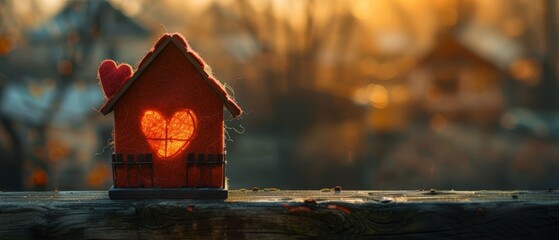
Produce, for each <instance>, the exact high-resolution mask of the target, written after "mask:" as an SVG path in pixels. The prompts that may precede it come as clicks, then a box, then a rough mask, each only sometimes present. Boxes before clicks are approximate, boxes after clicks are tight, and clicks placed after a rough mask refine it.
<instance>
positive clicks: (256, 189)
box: [252, 187, 260, 192]
mask: <svg viewBox="0 0 559 240" xmlns="http://www.w3.org/2000/svg"><path fill="white" fill-rule="evenodd" d="M258 190H260V189H258V187H253V188H252V191H253V192H258Z"/></svg>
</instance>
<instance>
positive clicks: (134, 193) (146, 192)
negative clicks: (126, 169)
mask: <svg viewBox="0 0 559 240" xmlns="http://www.w3.org/2000/svg"><path fill="white" fill-rule="evenodd" d="M227 195H228V194H227V189H221V188H115V187H114V186H112V187H111V188H110V189H109V198H110V199H226V198H227Z"/></svg>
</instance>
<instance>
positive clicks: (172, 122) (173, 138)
mask: <svg viewBox="0 0 559 240" xmlns="http://www.w3.org/2000/svg"><path fill="white" fill-rule="evenodd" d="M141 128H142V132H143V133H144V136H145V137H146V139H147V141H148V143H149V145H150V147H151V149H152V150H153V151H154V152H155V153H156V154H157V155H159V156H160V157H162V158H169V157H172V156H174V155H175V154H178V153H180V152H182V151H183V150H184V149H185V148H186V147H187V146H188V144H189V143H190V140H191V139H192V136H193V135H194V132H195V130H196V115H195V114H194V112H192V111H191V110H189V109H184V110H180V111H177V112H175V113H174V114H173V116H172V117H171V118H170V119H167V118H165V116H163V114H161V113H160V112H159V111H157V110H147V111H145V112H144V115H143V116H142V120H141Z"/></svg>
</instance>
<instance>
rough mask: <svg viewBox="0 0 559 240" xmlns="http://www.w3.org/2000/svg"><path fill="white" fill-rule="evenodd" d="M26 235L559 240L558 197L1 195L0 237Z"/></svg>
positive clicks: (310, 193)
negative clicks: (112, 197) (132, 197)
mask: <svg viewBox="0 0 559 240" xmlns="http://www.w3.org/2000/svg"><path fill="white" fill-rule="evenodd" d="M308 199H314V201H313V200H308ZM305 200H307V201H305ZM27 238H39V239H41V238H43V239H82V238H87V239H92V238H93V239H130V238H142V239H170V238H171V239H172V238H180V239H184V238H195V239H207V238H210V239H264V238H266V239H270V238H271V239H301V238H302V239H307V238H319V239H340V238H342V239H343V238H346V239H356V238H357V239H362V238H375V239H409V238H412V239H417V238H419V239H437V238H439V239H440V238H442V239H449V238H451V239H472V238H495V239H511V238H512V239H514V238H517V239H559V193H556V192H554V191H436V192H435V191H343V192H342V193H334V192H321V191H268V192H265V191H258V192H253V191H230V192H229V198H228V199H227V200H225V201H223V200H210V201H207V200H206V201H200V200H110V199H109V198H108V196H107V192H106V191H87V192H17V193H15V192H3V193H0V239H27Z"/></svg>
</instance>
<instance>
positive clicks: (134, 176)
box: [99, 34, 242, 198]
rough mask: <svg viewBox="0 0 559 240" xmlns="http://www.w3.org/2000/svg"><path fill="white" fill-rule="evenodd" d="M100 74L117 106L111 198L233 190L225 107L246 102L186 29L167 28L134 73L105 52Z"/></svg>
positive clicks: (219, 194)
mask: <svg viewBox="0 0 559 240" xmlns="http://www.w3.org/2000/svg"><path fill="white" fill-rule="evenodd" d="M99 78H100V80H101V85H102V87H103V91H104V92H105V95H106V97H107V100H106V102H105V104H104V105H103V106H102V107H101V108H100V110H99V111H100V112H101V113H102V114H104V115H107V114H109V113H110V112H112V111H114V155H113V180H114V187H113V188H111V190H110V191H109V196H110V197H111V198H137V197H154V198H226V197H227V191H226V189H225V187H226V186H225V176H224V166H225V147H224V122H223V121H224V119H223V108H224V106H225V108H227V110H229V112H230V113H231V115H232V116H233V117H238V116H239V115H241V113H242V110H241V109H240V107H239V106H238V105H237V104H236V103H235V101H234V100H233V99H232V98H231V97H230V96H229V95H228V94H227V92H226V91H225V88H224V87H223V85H222V84H221V83H220V82H219V81H218V80H216V79H215V78H214V77H213V76H212V73H211V69H210V68H209V66H208V65H207V64H206V63H205V62H204V61H203V60H202V58H201V57H200V56H199V55H198V54H197V53H196V52H194V51H193V50H192V49H191V48H190V46H189V45H188V43H187V42H186V41H185V40H184V38H183V37H182V36H180V35H179V34H165V35H164V36H163V37H161V38H160V39H159V40H158V41H157V43H156V44H155V46H154V47H153V48H152V49H151V51H149V52H148V53H147V55H146V56H145V57H144V58H143V59H142V61H141V62H140V64H139V65H138V68H137V71H136V72H134V73H133V74H132V69H131V68H130V66H128V65H119V66H117V65H116V64H115V63H114V61H112V60H106V61H104V62H103V63H102V64H101V65H100V66H99Z"/></svg>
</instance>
